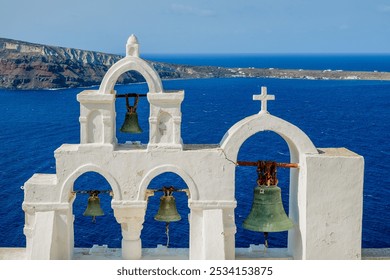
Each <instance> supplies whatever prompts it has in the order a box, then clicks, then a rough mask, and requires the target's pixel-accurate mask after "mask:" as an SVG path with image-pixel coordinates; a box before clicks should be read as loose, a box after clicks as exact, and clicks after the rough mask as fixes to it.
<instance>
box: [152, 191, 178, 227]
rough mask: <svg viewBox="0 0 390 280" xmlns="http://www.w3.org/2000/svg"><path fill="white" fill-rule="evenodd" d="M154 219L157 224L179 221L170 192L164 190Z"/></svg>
mask: <svg viewBox="0 0 390 280" xmlns="http://www.w3.org/2000/svg"><path fill="white" fill-rule="evenodd" d="M154 219H155V220H156V221H159V222H167V223H169V222H178V221H180V220H181V216H180V214H179V213H178V212H177V208H176V202H175V198H174V197H173V196H172V192H168V191H166V190H164V195H163V196H161V198H160V208H159V209H158V212H157V214H156V216H154Z"/></svg>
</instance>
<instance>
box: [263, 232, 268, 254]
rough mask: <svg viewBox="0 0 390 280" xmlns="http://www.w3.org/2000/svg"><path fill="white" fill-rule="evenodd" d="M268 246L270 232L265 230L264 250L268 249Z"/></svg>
mask: <svg viewBox="0 0 390 280" xmlns="http://www.w3.org/2000/svg"><path fill="white" fill-rule="evenodd" d="M267 248H268V232H264V252H265V251H267Z"/></svg>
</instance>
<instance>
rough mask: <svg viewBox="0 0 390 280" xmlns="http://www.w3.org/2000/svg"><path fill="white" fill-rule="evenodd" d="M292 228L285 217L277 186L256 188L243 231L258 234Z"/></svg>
mask: <svg viewBox="0 0 390 280" xmlns="http://www.w3.org/2000/svg"><path fill="white" fill-rule="evenodd" d="M293 226H294V224H293V222H292V221H291V220H290V219H289V218H288V217H287V214H286V212H285V211H284V208H283V204H282V196H281V189H280V188H279V187H278V186H269V187H268V186H265V185H260V186H257V187H256V188H255V190H254V198H253V204H252V209H251V211H250V213H249V215H248V217H247V218H246V219H245V221H244V223H243V227H244V228H245V229H248V230H251V231H258V232H265V233H268V232H278V231H286V230H289V229H291V228H292V227H293Z"/></svg>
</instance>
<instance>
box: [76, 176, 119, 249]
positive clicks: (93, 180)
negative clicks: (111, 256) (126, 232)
mask: <svg viewBox="0 0 390 280" xmlns="http://www.w3.org/2000/svg"><path fill="white" fill-rule="evenodd" d="M90 190H98V191H101V193H100V194H99V195H98V197H99V199H100V206H101V208H102V210H103V212H104V216H98V217H96V222H93V221H92V217H90V216H84V215H83V213H84V212H85V210H86V208H87V205H88V198H89V194H88V193H86V192H87V191H90ZM111 190H112V188H111V186H110V184H109V183H108V182H107V180H106V179H105V178H104V177H103V176H102V175H100V174H99V173H96V172H86V173H83V174H82V175H81V176H79V177H78V178H77V179H76V180H75V182H74V184H73V191H74V192H76V199H75V200H74V202H73V215H74V247H75V248H91V247H92V246H93V245H95V244H96V245H99V246H102V245H108V247H109V248H120V247H121V240H122V234H121V228H120V225H119V224H118V223H117V221H116V219H115V217H114V214H113V209H112V208H111V199H112V197H111V196H110V194H109V193H108V192H109V191H111Z"/></svg>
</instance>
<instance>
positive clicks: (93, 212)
mask: <svg viewBox="0 0 390 280" xmlns="http://www.w3.org/2000/svg"><path fill="white" fill-rule="evenodd" d="M98 194H99V191H92V192H91V193H90V196H89V198H88V205H87V209H86V210H85V212H84V213H83V215H84V216H90V217H92V221H93V222H95V217H97V216H103V215H104V212H103V210H102V208H101V207H100V199H99V197H98Z"/></svg>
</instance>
